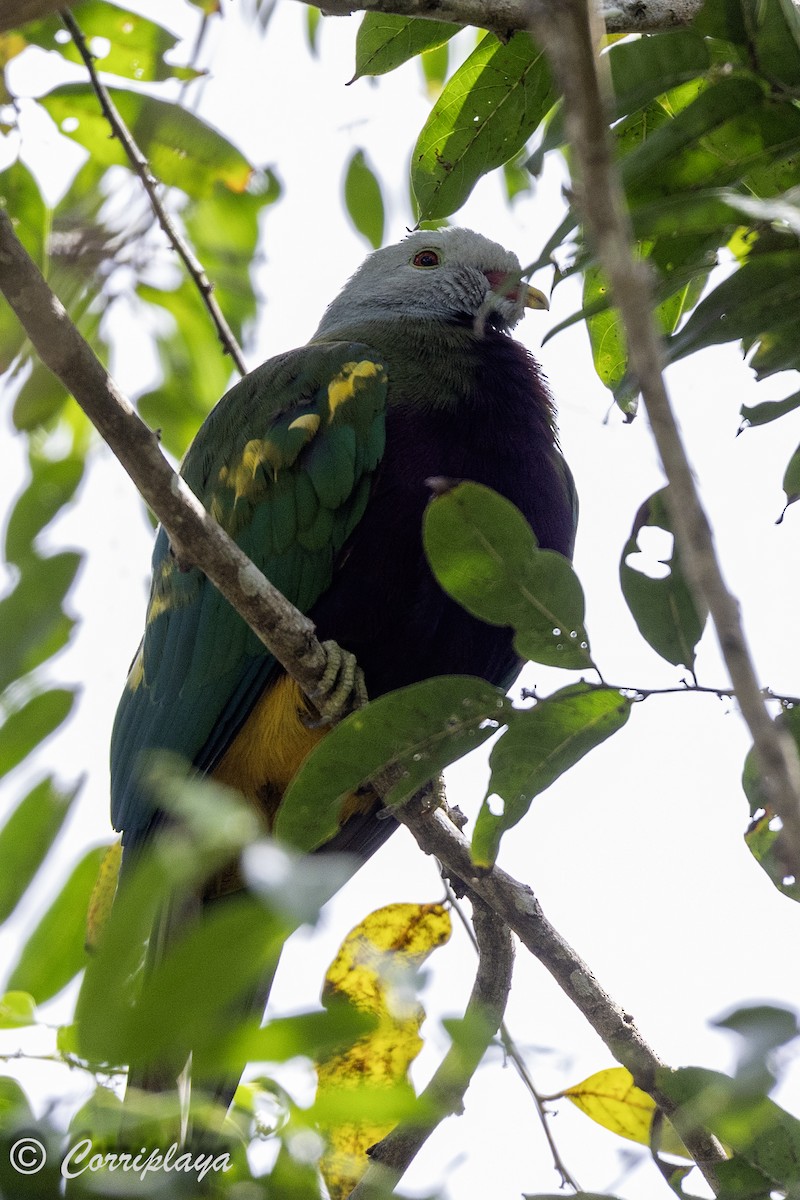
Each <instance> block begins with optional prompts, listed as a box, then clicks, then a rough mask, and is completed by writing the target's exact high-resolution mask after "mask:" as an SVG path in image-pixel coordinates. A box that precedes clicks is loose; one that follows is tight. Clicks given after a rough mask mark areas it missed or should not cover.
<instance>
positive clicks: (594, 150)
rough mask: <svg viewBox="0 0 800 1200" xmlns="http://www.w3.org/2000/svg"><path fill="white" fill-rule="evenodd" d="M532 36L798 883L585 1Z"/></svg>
mask: <svg viewBox="0 0 800 1200" xmlns="http://www.w3.org/2000/svg"><path fill="white" fill-rule="evenodd" d="M530 12H531V22H532V29H533V33H534V36H535V37H536V38H537V39H538V40H539V42H540V44H541V45H542V46H543V47H544V48H545V50H546V52H547V54H548V57H549V59H550V63H551V66H552V68H553V72H554V75H555V77H556V79H557V80H558V82H559V84H560V86H561V89H562V91H563V93H564V103H565V121H566V129H567V136H568V140H569V143H570V146H571V148H572V152H573V159H574V163H575V168H576V170H575V180H574V192H575V203H576V205H577V207H578V210H579V211H580V212H581V214H582V216H583V219H584V221H585V224H586V228H587V232H588V234H589V236H590V238H591V239H592V241H593V242H594V244H595V247H596V249H597V253H598V256H599V258H600V261H601V263H602V265H603V269H604V270H605V272H606V274H607V276H608V279H609V282H610V284H611V291H612V293H613V299H614V303H615V305H616V306H617V308H618V309H619V313H620V316H621V317H622V322H623V325H624V327H625V332H626V336H627V343H628V354H629V357H630V364H631V372H632V374H633V375H634V377H635V378H636V380H637V382H638V385H639V387H640V389H641V393H642V397H643V400H644V405H645V410H646V412H647V415H648V417H649V420H650V425H651V428H652V432H653V437H654V439H655V442H656V445H657V447H658V451H659V454H660V456H661V462H662V465H663V467H664V472H665V474H666V477H667V480H668V482H669V490H668V491H667V502H668V507H669V510H670V516H671V517H672V521H673V526H674V530H675V541H676V544H677V546H678V549H679V552H680V555H681V561H682V563H683V568H684V570H685V572H686V577H687V580H688V582H689V585H690V587H691V590H692V592H693V593H694V595H695V596H697V597H698V598H699V599H701V600H702V601H703V602H704V603H705V604H706V605H707V606H708V609H709V611H710V613H711V618H712V620H713V622H714V626H715V628H716V632H717V637H718V639H719V644H720V648H721V650H722V654H723V657H724V659H725V663H726V665H727V668H728V672H729V674H730V677H731V683H732V684H733V689H734V691H735V693H736V698H737V700H738V703H739V707H740V709H741V712H742V716H743V717H744V719H745V722H746V723H747V726H748V728H749V730H750V733H751V735H752V737H753V743H754V746H755V752H756V756H757V759H758V763H759V767H760V770H761V775H762V785H763V790H764V794H765V797H766V799H767V801H768V803H769V805H770V807H771V808H772V809H773V810H774V811H775V812H776V813H777V814H778V816H779V817H780V819H781V822H782V825H783V829H782V832H781V840H782V846H783V856H784V858H785V859H786V860H787V865H789V866H790V869H791V870H792V873H793V874H795V875H800V757H798V753H797V748H796V746H795V744H794V742H793V741H792V739H791V738H790V736H789V735H788V733H786V732H784V731H783V730H781V729H780V728H779V727H777V726H776V725H775V724H774V722H773V721H772V718H771V717H770V714H769V712H768V711H767V708H766V706H765V703H764V694H763V692H762V689H761V685H760V684H759V682H758V677H757V675H756V670H755V665H754V663H753V660H752V658H751V656H750V651H749V648H748V645H747V640H746V638H745V634H744V629H743V627H742V622H741V616H740V612H739V604H738V601H737V600H736V598H735V597H734V596H732V595H731V593H730V592H729V591H728V589H727V586H726V584H725V580H724V577H723V574H722V569H721V567H720V564H719V560H718V558H717V554H716V549H715V546H714V537H713V534H712V532H711V526H710V524H709V521H708V517H707V516H706V513H705V511H704V509H703V505H702V502H701V500H700V496H699V493H698V490H697V485H696V483H695V479H694V473H693V471H692V467H691V464H690V462H689V460H688V457H687V454H686V450H685V447H684V445H683V440H682V438H681V434H680V430H679V428H678V424H677V421H676V419H675V415H674V413H673V411H672V406H671V404H670V400H669V396H668V395H667V390H666V386H665V383H664V377H663V367H664V356H663V347H662V342H661V338H660V336H659V334H658V332H657V330H656V326H655V322H654V320H653V315H652V314H653V311H654V309H655V299H654V296H653V288H652V284H651V276H650V271H649V269H648V268H647V266H646V265H645V264H643V263H640V262H637V261H636V260H635V259H634V255H633V233H632V229H631V222H630V218H629V215H628V212H627V208H626V205H625V196H624V193H623V189H622V183H621V181H620V176H619V172H618V170H617V167H616V163H615V161H614V157H613V153H612V148H611V140H610V136H609V132H608V112H607V104H606V99H607V95H606V90H605V89H604V88H603V87H602V86H601V79H600V74H599V67H598V60H597V55H596V54H595V51H594V46H595V44H596V42H597V37H598V30H597V29H596V28H595V26H594V22H593V10H592V6H591V0H530Z"/></svg>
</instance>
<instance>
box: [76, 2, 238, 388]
mask: <svg viewBox="0 0 800 1200" xmlns="http://www.w3.org/2000/svg"><path fill="white" fill-rule="evenodd" d="M59 15H60V17H61V20H62V21H63V22H64V25H65V27H66V29H67V30H68V31H69V33H70V35H71V37H72V40H73V42H74V43H75V48H76V49H77V51H78V53H79V54H80V56H81V58H82V59H83V61H84V63H85V65H86V70H87V71H88V73H89V80H90V82H91V85H92V90H93V91H94V93H95V95H96V96H97V99H98V101H99V103H100V107H101V108H102V110H103V115H104V117H105V118H106V120H107V121H108V123H109V125H110V127H111V131H112V133H113V135H114V137H116V138H117V139H118V140H119V143H120V145H121V146H122V148H123V150H124V151H125V153H126V155H127V156H128V161H129V162H130V164H131V168H132V169H133V172H134V174H135V175H138V177H139V179H140V180H141V182H142V186H143V187H144V189H145V191H146V192H147V195H148V197H149V200H150V204H151V207H152V209H153V212H154V214H155V217H156V220H157V221H158V223H159V225H160V226H161V228H162V229H163V231H164V233H165V234H166V235H167V238H168V240H169V242H170V245H171V246H172V248H173V249H174V250H175V252H176V253H177V255H178V257H179V258H180V259H181V261H182V262H183V265H184V266H185V267H186V270H187V271H188V273H189V275H190V277H191V279H192V281H193V282H194V284H195V286H196V288H197V290H198V292H199V293H200V298H201V299H202V301H203V304H204V305H205V307H206V309H207V310H208V313H209V316H210V317H211V320H212V321H213V322H214V327H215V329H216V331H217V336H218V337H219V340H220V342H221V343H222V348H223V350H224V351H225V353H226V354H229V355H230V357H231V358H232V359H233V362H234V363H235V365H236V369H237V371H238V372H239V374H240V375H245V374H247V364H246V362H245V360H244V355H243V353H242V349H241V347H240V345H239V343H238V342H237V340H236V337H235V335H234V333H233V330H232V329H231V327H230V325H229V324H228V322H227V321H226V320H225V317H224V315H223V313H222V309H221V308H220V306H219V304H218V303H217V301H216V297H215V296H214V285H213V284H212V283H211V281H210V280H209V278H208V276H207V275H206V273H205V271H204V270H203V265H202V263H200V262H199V261H198V259H197V257H196V255H195V254H194V251H193V250H192V248H191V246H190V245H189V243H188V242H187V241H186V239H185V238H184V237H183V236H182V235H181V233H180V232H179V231H178V229H177V228H176V226H175V222H174V221H173V220H172V217H171V216H170V215H169V213H168V212H167V210H166V208H165V207H164V204H163V201H162V200H161V197H160V195H159V183H158V180H157V179H156V178H155V176H154V175H153V172H152V171H151V170H150V164H149V163H148V161H147V159H146V158H145V156H144V154H142V151H141V150H140V149H139V147H138V145H137V144H136V141H135V139H134V137H133V135H132V134H131V131H130V130H129V129H128V127H127V125H126V124H125V122H124V121H123V119H122V117H121V116H120V114H119V112H118V111H117V107H116V105H115V104H114V101H113V100H112V99H111V96H110V95H109V92H108V88H107V87H106V86H105V84H104V83H102V81H101V80H100V77H99V75H98V73H97V69H96V67H95V63H94V56H93V55H92V52H91V51H90V49H89V47H88V46H87V44H86V39H85V37H84V36H83V33H82V32H81V29H80V27H79V25H78V23H77V21H76V20H75V18H74V17H73V16H72V14H71V13H70V12H68V11H67V10H66V9H62V10H61V12H60V14H59Z"/></svg>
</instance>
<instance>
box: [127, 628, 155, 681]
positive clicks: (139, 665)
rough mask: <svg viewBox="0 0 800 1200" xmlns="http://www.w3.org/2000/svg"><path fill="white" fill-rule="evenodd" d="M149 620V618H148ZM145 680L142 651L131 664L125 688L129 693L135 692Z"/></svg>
mask: <svg viewBox="0 0 800 1200" xmlns="http://www.w3.org/2000/svg"><path fill="white" fill-rule="evenodd" d="M148 619H149V618H148ZM143 680H144V655H143V654H142V652H141V650H140V651H139V653H138V654H137V655H136V658H135V659H134V660H133V662H132V663H131V669H130V671H129V672H128V678H127V679H126V681H125V686H126V688H127V689H128V691H129V692H135V691H136V689H137V688H138V687H140V686H141V684H142V681H143Z"/></svg>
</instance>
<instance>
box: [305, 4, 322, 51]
mask: <svg viewBox="0 0 800 1200" xmlns="http://www.w3.org/2000/svg"><path fill="white" fill-rule="evenodd" d="M321 20H322V13H321V12H320V11H319V9H318V8H315V7H314V5H313V4H309V5H308V7H307V9H306V43H307V44H308V49H309V51H310V53H311V54H312V55H313V57H314V58H318V57H319V28H320V22H321Z"/></svg>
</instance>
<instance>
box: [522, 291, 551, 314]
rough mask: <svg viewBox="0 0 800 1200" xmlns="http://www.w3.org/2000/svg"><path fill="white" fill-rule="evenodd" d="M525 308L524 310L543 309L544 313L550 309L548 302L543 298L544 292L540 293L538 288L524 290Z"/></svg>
mask: <svg viewBox="0 0 800 1200" xmlns="http://www.w3.org/2000/svg"><path fill="white" fill-rule="evenodd" d="M525 307H526V308H543V309H545V311H546V310H547V309H549V307H550V301H549V300H548V299H547V296H545V294H544V292H540V291H539V289H538V288H535V287H526V288H525Z"/></svg>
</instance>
